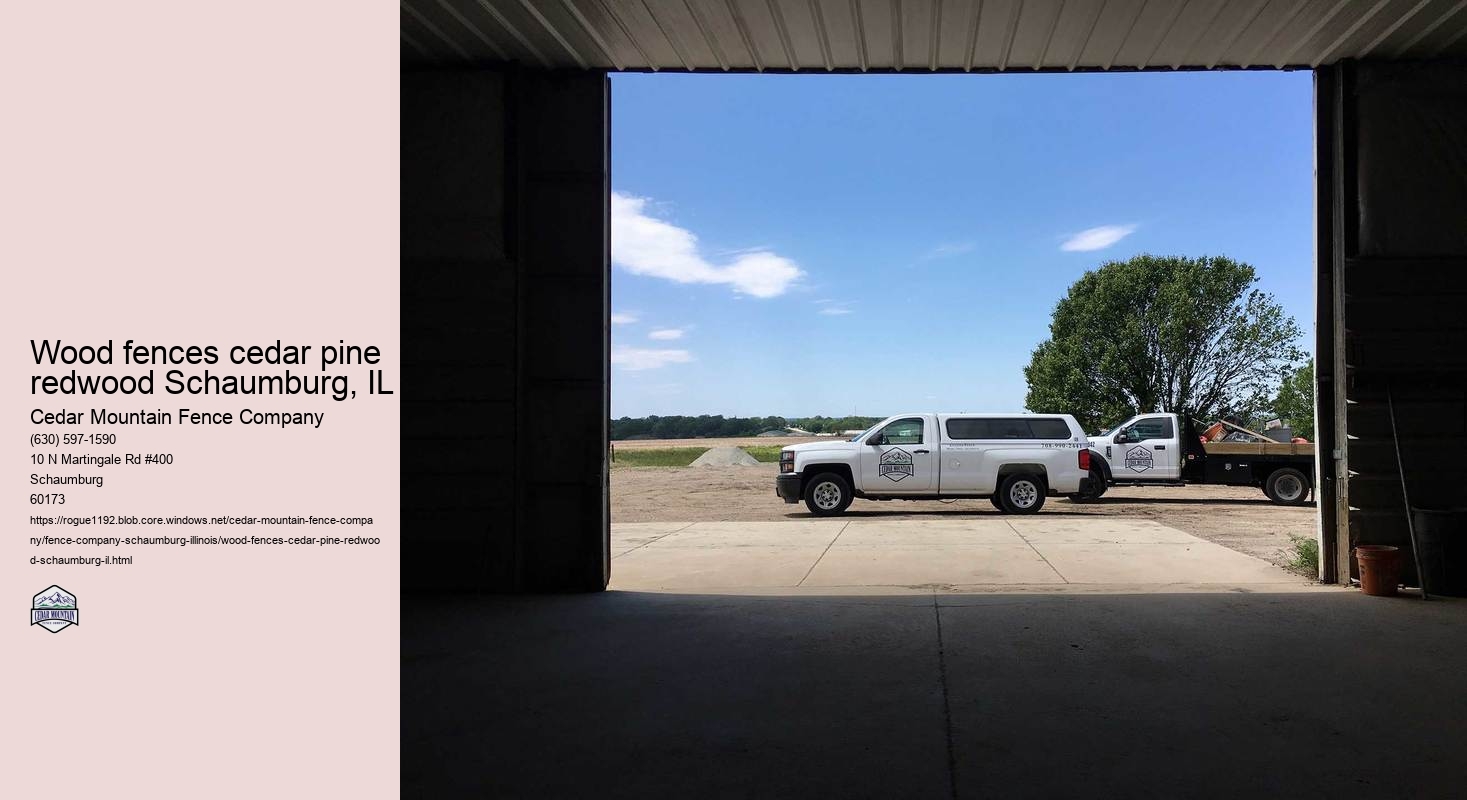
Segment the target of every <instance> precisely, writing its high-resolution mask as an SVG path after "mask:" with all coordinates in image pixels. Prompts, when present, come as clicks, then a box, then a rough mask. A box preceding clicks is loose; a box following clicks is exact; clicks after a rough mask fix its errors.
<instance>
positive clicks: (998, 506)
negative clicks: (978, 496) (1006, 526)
mask: <svg viewBox="0 0 1467 800" xmlns="http://www.w3.org/2000/svg"><path fill="white" fill-rule="evenodd" d="M988 502H990V503H992V504H993V507H994V508H996V509H998V510H999V511H1002V510H1003V503H1000V502H998V493H997V492H994V493H993V494H991V495H989V496H988Z"/></svg>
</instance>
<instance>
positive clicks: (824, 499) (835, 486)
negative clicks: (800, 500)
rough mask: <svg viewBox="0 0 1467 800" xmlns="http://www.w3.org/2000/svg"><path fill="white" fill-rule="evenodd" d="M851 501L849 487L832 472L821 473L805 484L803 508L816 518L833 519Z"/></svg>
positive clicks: (851, 496) (853, 496) (852, 496)
mask: <svg viewBox="0 0 1467 800" xmlns="http://www.w3.org/2000/svg"><path fill="white" fill-rule="evenodd" d="M853 499H855V495H854V494H852V493H851V485H850V484H849V483H847V482H846V479H845V478H842V477H841V476H839V475H837V474H835V473H834V472H822V473H820V474H819V475H816V476H815V477H813V478H811V479H810V482H809V483H807V484H805V506H806V507H807V508H809V509H810V513H811V514H814V515H815V516H817V517H833V516H835V515H836V514H839V513H841V512H843V511H845V510H846V509H847V508H849V507H850V505H851V500H853Z"/></svg>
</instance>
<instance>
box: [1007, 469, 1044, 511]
mask: <svg viewBox="0 0 1467 800" xmlns="http://www.w3.org/2000/svg"><path fill="white" fill-rule="evenodd" d="M1045 491H1046V490H1045V487H1044V481H1043V480H1041V479H1040V478H1038V477H1036V476H1034V475H1025V474H1022V473H1015V474H1013V475H1009V476H1007V477H1005V478H1004V479H1003V480H1002V481H999V484H998V503H999V506H998V507H999V508H1000V509H1002V510H1003V512H1004V513H1005V514H1034V513H1037V512H1038V511H1039V509H1041V508H1043V507H1044V494H1045Z"/></svg>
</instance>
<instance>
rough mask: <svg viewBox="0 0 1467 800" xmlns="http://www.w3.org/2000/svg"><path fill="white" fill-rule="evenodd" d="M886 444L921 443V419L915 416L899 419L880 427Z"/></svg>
mask: <svg viewBox="0 0 1467 800" xmlns="http://www.w3.org/2000/svg"><path fill="white" fill-rule="evenodd" d="M881 435H882V436H884V437H886V443H887V444H921V443H922V420H920V419H917V418H916V417H910V418H908V419H899V420H897V421H896V422H893V423H891V424H890V425H887V426H886V427H885V428H882V429H881Z"/></svg>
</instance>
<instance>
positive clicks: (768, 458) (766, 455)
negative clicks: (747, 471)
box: [742, 444, 783, 464]
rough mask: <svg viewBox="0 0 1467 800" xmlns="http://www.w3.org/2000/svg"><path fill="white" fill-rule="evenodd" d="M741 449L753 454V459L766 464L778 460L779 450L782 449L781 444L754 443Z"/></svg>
mask: <svg viewBox="0 0 1467 800" xmlns="http://www.w3.org/2000/svg"><path fill="white" fill-rule="evenodd" d="M742 449H743V451H744V452H745V453H748V454H749V455H751V456H753V457H754V460H755V461H762V462H764V463H766V464H768V463H773V462H775V461H778V460H779V451H780V450H782V449H783V445H777V444H770V445H756V446H752V447H745V448H742Z"/></svg>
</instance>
